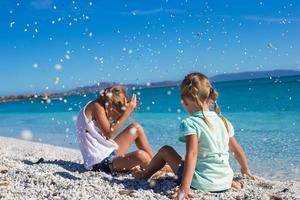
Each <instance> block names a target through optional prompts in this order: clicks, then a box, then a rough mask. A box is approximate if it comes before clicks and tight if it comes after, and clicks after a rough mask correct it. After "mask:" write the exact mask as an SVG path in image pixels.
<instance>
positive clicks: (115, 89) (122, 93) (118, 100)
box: [96, 85, 128, 115]
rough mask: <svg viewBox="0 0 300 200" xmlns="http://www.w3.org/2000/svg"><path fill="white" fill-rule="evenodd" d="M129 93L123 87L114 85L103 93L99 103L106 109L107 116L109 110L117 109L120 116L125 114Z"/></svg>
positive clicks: (98, 100)
mask: <svg viewBox="0 0 300 200" xmlns="http://www.w3.org/2000/svg"><path fill="white" fill-rule="evenodd" d="M127 99H128V96H127V91H126V89H125V88H124V87H123V86H122V85H113V86H110V87H107V88H105V89H104V90H103V91H101V94H100V96H99V97H98V98H97V100H96V101H97V102H99V103H100V105H101V106H102V107H103V108H104V109H105V113H106V115H108V112H109V110H113V109H115V110H116V111H117V112H118V113H119V114H122V113H124V111H125V110H126V103H127Z"/></svg>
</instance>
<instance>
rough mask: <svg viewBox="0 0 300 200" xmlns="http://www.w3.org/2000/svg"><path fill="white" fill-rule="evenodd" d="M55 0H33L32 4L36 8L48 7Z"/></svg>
mask: <svg viewBox="0 0 300 200" xmlns="http://www.w3.org/2000/svg"><path fill="white" fill-rule="evenodd" d="M52 3H53V0H32V1H31V2H30V5H31V6H32V7H34V8H36V9H46V8H49V7H50V6H51V4H52Z"/></svg>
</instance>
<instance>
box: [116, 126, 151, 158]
mask: <svg viewBox="0 0 300 200" xmlns="http://www.w3.org/2000/svg"><path fill="white" fill-rule="evenodd" d="M115 142H116V143H117V144H118V145H119V149H118V150H117V153H118V154H119V155H124V154H126V153H127V152H128V149H129V147H130V146H131V144H132V143H133V142H135V144H136V146H137V147H138V149H141V150H143V151H145V152H147V153H148V154H149V156H150V157H151V158H152V157H153V153H152V150H151V147H150V145H149V142H148V140H147V137H146V135H145V132H144V129H143V127H142V126H141V125H140V124H138V123H132V124H130V125H129V126H128V127H127V128H126V129H125V130H124V131H122V132H121V133H120V134H119V135H118V136H117V137H116V138H115Z"/></svg>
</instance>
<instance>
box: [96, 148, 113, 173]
mask: <svg viewBox="0 0 300 200" xmlns="http://www.w3.org/2000/svg"><path fill="white" fill-rule="evenodd" d="M116 155H117V154H116V152H115V151H113V152H112V153H111V154H110V155H109V156H107V157H106V158H104V160H102V161H101V162H100V163H98V164H95V165H94V166H93V169H92V171H103V172H106V173H109V174H111V173H112V161H113V159H114V158H115V157H116Z"/></svg>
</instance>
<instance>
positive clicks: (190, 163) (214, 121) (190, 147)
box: [133, 73, 254, 198]
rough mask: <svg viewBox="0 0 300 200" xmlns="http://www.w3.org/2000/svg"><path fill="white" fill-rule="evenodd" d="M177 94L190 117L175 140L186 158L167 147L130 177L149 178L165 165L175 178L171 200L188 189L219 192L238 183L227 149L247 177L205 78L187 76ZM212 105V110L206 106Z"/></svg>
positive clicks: (242, 158)
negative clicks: (181, 146) (181, 145)
mask: <svg viewBox="0 0 300 200" xmlns="http://www.w3.org/2000/svg"><path fill="white" fill-rule="evenodd" d="M180 95H181V100H182V104H183V106H184V108H185V109H186V111H187V112H188V113H189V114H190V117H188V118H186V119H184V120H182V122H181V124H180V137H179V140H180V141H182V142H185V143H186V156H185V160H182V158H181V156H180V155H179V154H178V153H177V152H176V151H175V150H174V149H173V148H172V147H170V146H164V147H162V148H161V149H160V150H159V152H158V153H157V154H156V155H155V156H154V157H153V159H152V160H151V162H150V164H149V165H148V166H147V167H146V169H144V170H142V169H140V168H136V169H135V171H134V172H133V175H134V176H135V177H138V178H150V177H151V176H152V175H153V174H154V173H155V172H157V171H158V170H160V169H161V168H163V167H164V165H165V164H169V165H170V167H171V168H172V170H173V172H174V173H175V174H176V175H177V177H178V183H179V184H180V187H179V189H178V191H177V192H176V193H175V194H174V197H178V198H185V197H189V196H190V195H191V194H190V188H194V189H199V190H202V191H208V192H222V191H226V190H228V189H230V188H231V187H234V188H236V189H240V188H241V184H240V183H239V182H237V181H233V171H232V169H231V167H230V164H229V150H231V151H232V152H233V154H234V156H235V158H236V159H237V161H238V162H239V164H240V166H241V173H242V174H244V175H247V176H249V177H251V178H254V176H253V175H252V174H251V172H250V169H249V167H248V162H247V158H246V155H245V153H244V151H243V149H242V148H241V146H240V145H239V144H238V142H237V140H236V139H235V137H234V128H233V126H232V124H231V123H230V122H229V121H228V120H227V119H226V118H225V117H223V116H222V115H221V114H220V109H219V106H218V104H217V102H216V100H217V97H218V93H217V92H216V90H215V89H213V88H212V86H211V83H210V81H209V79H208V78H207V77H206V76H205V75H203V74H201V73H191V74H188V75H187V76H186V77H185V78H184V80H183V81H182V83H181V86H180ZM212 105H213V107H214V110H213V111H211V110H210V107H211V106H212Z"/></svg>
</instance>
